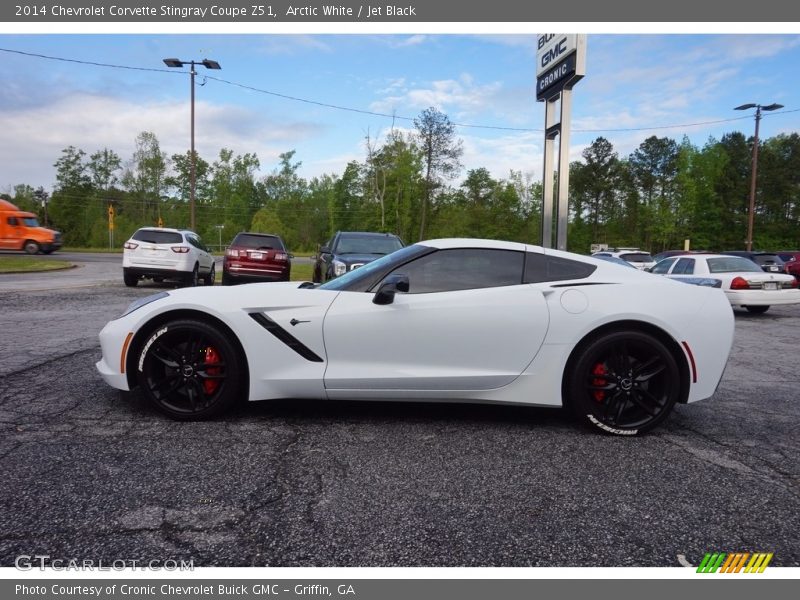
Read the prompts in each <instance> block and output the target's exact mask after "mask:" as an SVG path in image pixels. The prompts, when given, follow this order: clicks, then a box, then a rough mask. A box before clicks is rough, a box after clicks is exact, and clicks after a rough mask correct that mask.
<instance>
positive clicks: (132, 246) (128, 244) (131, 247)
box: [122, 242, 139, 250]
mask: <svg viewBox="0 0 800 600" xmlns="http://www.w3.org/2000/svg"><path fill="white" fill-rule="evenodd" d="M122 247H123V248H125V249H126V250H136V248H138V247H139V244H134V243H133V242H125V243H124V244H123V245H122Z"/></svg>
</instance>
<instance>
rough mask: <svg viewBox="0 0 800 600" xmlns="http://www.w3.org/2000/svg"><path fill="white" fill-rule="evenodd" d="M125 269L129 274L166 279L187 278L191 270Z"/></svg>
mask: <svg viewBox="0 0 800 600" xmlns="http://www.w3.org/2000/svg"><path fill="white" fill-rule="evenodd" d="M123 271H124V272H125V273H126V274H127V275H136V276H138V277H148V278H150V279H152V278H153V277H163V278H164V279H186V278H187V277H189V276H190V275H191V274H192V272H191V271H176V270H175V269H158V268H156V267H124V268H123Z"/></svg>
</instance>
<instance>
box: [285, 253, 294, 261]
mask: <svg viewBox="0 0 800 600" xmlns="http://www.w3.org/2000/svg"><path fill="white" fill-rule="evenodd" d="M286 256H288V257H289V258H290V259H292V258H294V254H292V253H291V252H289V254H287V255H286Z"/></svg>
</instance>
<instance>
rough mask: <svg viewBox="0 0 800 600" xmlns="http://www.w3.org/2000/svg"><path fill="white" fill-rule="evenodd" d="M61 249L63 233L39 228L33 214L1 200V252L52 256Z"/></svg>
mask: <svg viewBox="0 0 800 600" xmlns="http://www.w3.org/2000/svg"><path fill="white" fill-rule="evenodd" d="M59 248H61V233H60V232H58V231H54V230H52V229H47V228H46V227H40V226H39V220H38V219H37V218H36V215H35V214H33V213H29V212H25V211H24V210H20V209H19V208H17V207H16V206H14V205H13V204H11V202H7V201H6V200H2V199H0V250H24V251H25V252H27V253H28V254H38V253H39V252H44V253H45V254H50V253H51V252H54V251H55V250H58V249H59Z"/></svg>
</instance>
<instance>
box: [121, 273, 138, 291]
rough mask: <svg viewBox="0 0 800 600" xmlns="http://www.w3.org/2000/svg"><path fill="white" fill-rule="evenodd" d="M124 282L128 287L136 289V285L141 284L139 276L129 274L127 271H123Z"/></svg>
mask: <svg viewBox="0 0 800 600" xmlns="http://www.w3.org/2000/svg"><path fill="white" fill-rule="evenodd" d="M122 280H123V281H124V282H125V285H126V286H128V287H136V284H137V283H139V276H138V275H135V274H133V273H128V272H127V271H123V272H122Z"/></svg>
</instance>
